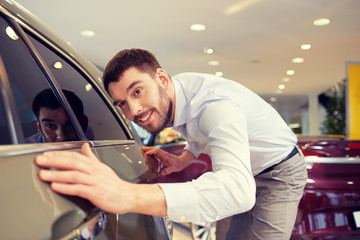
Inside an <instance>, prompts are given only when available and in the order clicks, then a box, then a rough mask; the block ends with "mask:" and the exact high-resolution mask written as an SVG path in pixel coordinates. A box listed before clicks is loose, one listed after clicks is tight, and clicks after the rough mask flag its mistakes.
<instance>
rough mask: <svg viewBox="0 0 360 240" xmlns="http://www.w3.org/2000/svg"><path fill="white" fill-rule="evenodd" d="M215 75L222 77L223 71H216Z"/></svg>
mask: <svg viewBox="0 0 360 240" xmlns="http://www.w3.org/2000/svg"><path fill="white" fill-rule="evenodd" d="M215 75H216V76H218V77H222V76H224V73H223V72H216V73H215Z"/></svg>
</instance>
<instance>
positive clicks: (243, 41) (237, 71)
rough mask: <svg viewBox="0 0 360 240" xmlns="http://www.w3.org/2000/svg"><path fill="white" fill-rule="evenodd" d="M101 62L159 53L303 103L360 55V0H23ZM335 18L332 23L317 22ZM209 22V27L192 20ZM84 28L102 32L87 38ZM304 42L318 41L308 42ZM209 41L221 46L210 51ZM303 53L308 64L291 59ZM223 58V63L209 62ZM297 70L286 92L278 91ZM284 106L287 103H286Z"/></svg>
mask: <svg viewBox="0 0 360 240" xmlns="http://www.w3.org/2000/svg"><path fill="white" fill-rule="evenodd" d="M18 2H19V3H20V4H21V5H23V6H24V7H25V8H27V9H28V10H30V11H31V12H32V13H34V14H35V15H36V16H37V17H39V18H40V19H41V20H43V21H44V22H45V23H47V24H48V25H49V26H50V27H51V28H53V29H54V30H55V31H56V32H58V33H59V34H60V35H62V36H63V37H64V38H65V39H67V40H68V41H69V42H70V43H71V44H72V45H73V46H75V48H77V49H78V50H79V51H80V52H81V53H83V54H84V55H85V56H86V57H88V58H89V59H90V60H91V61H93V62H94V63H95V64H96V65H97V66H99V67H100V68H104V67H105V65H106V63H107V62H108V61H109V60H110V58H111V57H112V56H113V55H115V54H116V53H117V52H118V51H119V50H122V49H124V48H144V49H147V50H149V51H151V52H153V53H154V54H155V55H156V57H157V58H158V60H159V61H160V64H161V65H162V67H163V68H164V69H165V70H166V71H167V72H168V73H169V74H171V75H174V74H176V73H180V72H184V71H195V72H208V73H214V72H216V71H222V72H224V77H226V78H230V79H232V80H235V81H238V82H240V83H242V84H243V85H245V86H247V87H249V88H250V89H252V90H253V91H255V92H257V93H258V94H260V95H261V96H263V97H264V98H265V99H266V100H269V98H270V97H271V96H275V97H277V99H278V102H277V103H276V104H275V106H276V107H278V108H282V109H292V110H296V109H297V108H298V107H301V106H303V105H304V104H306V101H307V95H308V94H318V93H321V92H323V91H325V90H327V89H328V88H329V87H330V86H331V85H332V84H334V83H337V82H339V81H341V80H343V79H344V78H345V76H346V68H345V64H346V62H360V0H237V1H236V0H217V1H215V0H181V1H171V0H132V1H120V0H101V1H95V0H62V1H53V0H52V1H49V0H18ZM318 18H329V19H330V20H331V23H330V24H329V25H327V26H323V27H316V26H313V25H312V22H313V21H314V20H316V19H318ZM194 23H202V24H205V25H206V26H207V29H206V30H205V31H202V32H194V31H191V30H190V25H191V24H194ZM82 30H93V31H95V33H96V35H95V37H93V38H86V37H83V36H81V35H80V32H81V31H82ZM303 43H310V44H311V45H312V48H311V49H310V50H307V51H304V50H301V49H300V45H301V44H303ZM205 46H209V47H212V48H214V50H215V52H214V54H212V55H205V54H204V53H203V52H202V49H203V48H204V47H205ZM294 57H303V58H304V59H305V62H304V63H301V64H294V63H292V62H291V59H292V58H294ZM209 60H218V61H219V62H220V65H219V66H209V65H208V64H207V62H208V61H209ZM287 69H293V70H295V75H294V76H292V77H291V81H290V82H288V83H285V85H286V88H285V89H284V90H283V93H281V94H276V93H275V91H276V90H277V87H278V85H279V84H282V83H283V82H282V78H284V77H286V70H287ZM279 110H281V109H279Z"/></svg>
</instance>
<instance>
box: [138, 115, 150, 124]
mask: <svg viewBox="0 0 360 240" xmlns="http://www.w3.org/2000/svg"><path fill="white" fill-rule="evenodd" d="M149 117H150V113H149V114H148V115H146V116H145V117H143V118H142V119H140V121H141V122H145V121H146V120H148V119H149Z"/></svg>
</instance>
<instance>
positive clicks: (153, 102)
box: [109, 67, 172, 134]
mask: <svg viewBox="0 0 360 240" xmlns="http://www.w3.org/2000/svg"><path fill="white" fill-rule="evenodd" d="M163 73H164V71H163V70H160V72H159V73H158V72H157V73H156V76H155V78H154V79H153V78H152V77H151V76H150V75H149V74H148V73H143V72H140V71H139V70H137V69H136V68H135V67H131V68H129V69H128V70H126V71H125V72H124V73H123V74H122V75H121V76H120V77H119V80H118V81H117V82H111V83H110V84H109V93H110V96H111V98H112V99H113V100H114V104H115V105H116V106H119V107H120V108H121V109H122V111H123V113H124V114H125V116H126V118H128V119H129V120H130V121H133V122H135V123H136V124H138V125H140V126H142V127H143V128H145V129H146V130H148V131H149V132H151V133H153V134H156V133H158V132H160V131H161V130H162V129H163V128H164V127H165V126H166V125H167V124H168V123H169V121H170V120H171V117H172V102H171V99H170V97H169V96H168V95H167V93H166V86H167V85H166V84H164V76H163V75H162V74H163Z"/></svg>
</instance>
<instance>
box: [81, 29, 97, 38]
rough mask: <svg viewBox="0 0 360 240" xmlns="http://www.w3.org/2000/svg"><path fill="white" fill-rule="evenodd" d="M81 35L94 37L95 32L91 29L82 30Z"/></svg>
mask: <svg viewBox="0 0 360 240" xmlns="http://www.w3.org/2000/svg"><path fill="white" fill-rule="evenodd" d="M81 35H83V36H84V37H94V36H95V32H94V31H91V30H83V31H81Z"/></svg>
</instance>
